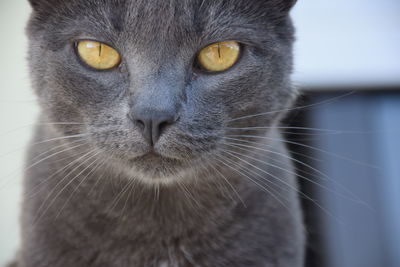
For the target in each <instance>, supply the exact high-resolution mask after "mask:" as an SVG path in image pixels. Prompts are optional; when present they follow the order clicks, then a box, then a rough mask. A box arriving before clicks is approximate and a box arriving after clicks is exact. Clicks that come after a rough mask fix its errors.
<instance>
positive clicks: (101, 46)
mask: <svg viewBox="0 0 400 267" xmlns="http://www.w3.org/2000/svg"><path fill="white" fill-rule="evenodd" d="M102 48H103V44H100V47H99V57H101V49H102Z"/></svg>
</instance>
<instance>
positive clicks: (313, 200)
mask: <svg viewBox="0 0 400 267" xmlns="http://www.w3.org/2000/svg"><path fill="white" fill-rule="evenodd" d="M223 152H225V153H227V154H228V155H230V156H232V157H234V158H236V159H238V160H240V161H242V162H244V163H245V164H247V165H249V166H251V167H253V168H255V169H257V170H259V171H261V172H262V173H265V174H266V175H268V176H269V177H272V178H274V179H275V180H277V181H278V182H280V183H282V184H284V185H286V186H287V187H289V188H290V189H292V190H293V191H295V192H296V193H298V194H299V195H301V196H302V197H304V198H306V199H307V200H310V201H311V202H312V203H314V204H315V205H316V206H317V207H318V208H320V209H321V210H322V211H324V212H325V213H326V214H327V215H329V216H331V217H332V218H334V216H333V215H332V213H331V212H329V211H328V210H326V209H325V208H324V207H322V206H321V205H320V204H319V203H318V202H317V201H316V200H315V199H313V198H311V197H309V196H308V195H307V194H305V193H304V192H302V191H300V190H299V189H297V188H296V187H294V186H293V185H291V184H289V183H288V182H286V181H284V180H282V179H280V178H279V177H277V176H276V175H274V174H272V173H269V172H267V171H266V170H264V169H261V168H259V167H257V166H256V165H254V164H251V163H250V162H248V161H247V160H244V159H242V158H240V157H238V156H235V155H233V154H232V153H231V152H228V151H223ZM255 174H256V175H257V176H259V177H260V178H261V179H263V180H265V181H269V182H271V181H270V180H268V179H266V178H265V177H263V176H261V175H260V174H258V173H255ZM294 175H295V174H294ZM306 179H307V180H308V181H310V182H314V181H312V180H310V179H308V178H306ZM273 184H274V185H276V184H275V183H273ZM316 184H317V185H318V186H321V187H322V188H324V189H326V190H328V191H330V190H329V189H328V188H326V187H324V186H322V185H320V184H318V183H316Z"/></svg>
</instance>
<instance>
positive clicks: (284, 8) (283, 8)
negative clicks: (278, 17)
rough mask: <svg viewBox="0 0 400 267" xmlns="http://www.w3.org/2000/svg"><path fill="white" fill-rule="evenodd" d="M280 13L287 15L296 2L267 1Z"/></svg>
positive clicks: (288, 0) (284, 0) (285, 0)
mask: <svg viewBox="0 0 400 267" xmlns="http://www.w3.org/2000/svg"><path fill="white" fill-rule="evenodd" d="M268 1H269V2H272V4H273V5H274V7H275V8H276V9H277V10H279V11H280V12H282V13H288V12H289V11H290V10H291V9H292V7H293V6H294V5H295V4H296V2H297V0H268Z"/></svg>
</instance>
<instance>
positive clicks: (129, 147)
mask: <svg viewBox="0 0 400 267" xmlns="http://www.w3.org/2000/svg"><path fill="white" fill-rule="evenodd" d="M293 2H294V1H288V0H286V1H285V0H254V1H247V0H229V1H204V0H108V1H105V0H103V1H101V0H70V1H50V0H31V3H32V5H33V7H34V12H33V15H32V18H31V21H30V24H29V27H28V33H29V38H30V66H31V71H32V77H33V81H34V88H35V90H36V92H37V94H38V95H39V99H40V102H41V104H42V105H43V106H44V108H45V112H44V113H45V114H46V115H47V117H48V119H49V121H50V122H77V123H82V124H75V125H59V126H58V130H59V131H60V132H62V133H63V134H64V135H68V134H78V133H89V134H90V135H89V136H88V140H87V141H88V142H89V144H90V145H91V146H92V147H95V148H97V149H98V151H101V155H103V156H104V157H107V158H109V160H110V162H114V163H116V164H119V165H120V166H124V168H126V169H129V170H132V173H136V174H138V176H139V177H141V178H142V179H145V180H147V181H151V180H153V181H155V180H157V181H163V179H164V180H167V177H173V176H175V175H177V174H178V173H182V172H185V171H187V170H189V169H192V168H193V166H194V165H197V164H198V163H197V161H198V160H199V159H200V158H202V157H206V158H207V157H208V158H209V157H210V155H212V154H213V153H216V151H217V150H218V148H219V147H221V146H222V145H223V143H224V136H225V135H226V134H227V133H228V132H229V129H228V128H227V127H238V126H239V127H248V126H271V125H272V124H273V123H274V122H276V120H277V119H278V117H279V116H280V115H281V114H280V113H279V112H271V113H270V114H269V115H265V116H257V117H251V118H247V119H240V120H235V121H231V120H232V119H234V118H237V117H241V116H246V115H252V114H257V113H261V112H269V111H275V110H281V109H284V108H287V107H288V105H290V103H291V102H292V100H293V96H294V95H295V93H294V91H293V89H292V87H291V85H290V79H289V75H290V71H291V44H292V34H293V33H292V28H291V24H290V20H289V19H288V15H287V12H288V10H289V9H290V7H291V6H292V5H293ZM79 40H95V41H98V42H102V43H104V44H107V45H109V46H110V47H112V48H113V49H115V51H117V52H118V54H119V55H120V57H121V60H120V62H119V63H118V64H117V65H116V66H115V67H114V68H111V69H108V70H96V69H93V68H90V67H88V66H87V65H85V64H83V63H82V58H80V56H79V55H78V53H77V51H78V50H77V48H76V45H77V44H78V42H79ZM226 40H232V41H235V42H237V43H239V44H240V55H239V57H238V59H237V62H236V63H235V64H234V65H233V66H232V67H230V68H228V69H226V70H224V71H217V72H210V71H205V70H204V69H203V68H201V67H200V66H199V63H198V62H197V55H198V53H199V51H200V50H201V49H202V48H204V47H206V46H207V45H209V44H212V43H215V42H221V41H226Z"/></svg>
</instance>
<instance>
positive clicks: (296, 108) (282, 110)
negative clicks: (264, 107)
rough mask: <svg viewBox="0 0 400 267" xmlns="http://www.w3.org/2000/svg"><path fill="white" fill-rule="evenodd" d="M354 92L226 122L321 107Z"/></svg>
mask: <svg viewBox="0 0 400 267" xmlns="http://www.w3.org/2000/svg"><path fill="white" fill-rule="evenodd" d="M355 92H356V91H351V92H349V93H346V94H343V95H340V96H336V97H332V98H330V99H328V100H324V101H321V102H318V103H314V104H310V105H305V106H299V107H294V108H285V109H279V110H273V111H268V112H262V113H258V114H253V115H246V116H242V117H238V118H234V119H231V120H229V121H228V122H233V121H238V120H243V119H249V118H254V117H259V116H265V115H269V114H274V113H279V112H284V111H293V110H301V109H307V108H313V107H317V106H321V105H325V104H330V103H332V102H334V101H337V100H339V99H341V98H344V97H347V96H349V95H352V94H354V93H355Z"/></svg>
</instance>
